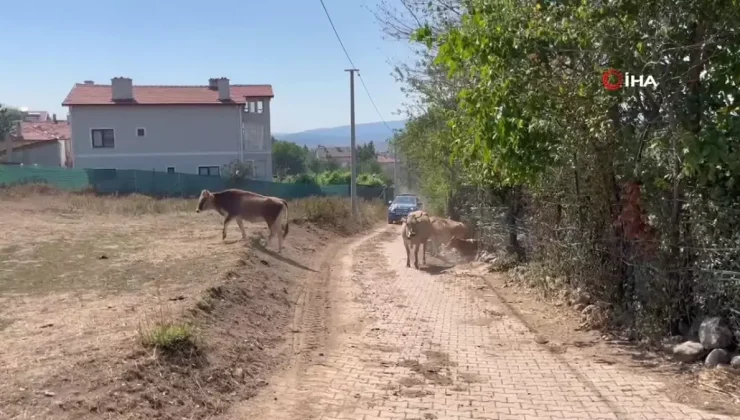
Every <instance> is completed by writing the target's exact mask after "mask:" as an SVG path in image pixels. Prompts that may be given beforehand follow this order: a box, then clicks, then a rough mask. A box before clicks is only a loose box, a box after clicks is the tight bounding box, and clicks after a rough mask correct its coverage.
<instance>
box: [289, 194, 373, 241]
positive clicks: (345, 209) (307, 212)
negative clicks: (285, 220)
mask: <svg viewBox="0 0 740 420" xmlns="http://www.w3.org/2000/svg"><path fill="white" fill-rule="evenodd" d="M358 204H359V214H358V217H357V219H355V218H353V217H352V204H351V203H350V200H349V198H345V197H309V198H302V199H298V200H294V201H292V202H291V203H290V211H291V214H292V215H295V217H294V219H297V220H306V221H309V222H312V223H316V224H317V225H321V226H326V227H335V228H337V229H338V230H339V231H340V232H342V233H348V234H352V233H357V232H360V231H362V230H365V229H367V228H370V227H372V226H373V225H375V224H376V223H378V222H379V221H381V220H383V219H384V218H385V216H386V206H385V205H384V203H383V202H382V201H381V200H373V201H363V200H362V199H359V203H358Z"/></svg>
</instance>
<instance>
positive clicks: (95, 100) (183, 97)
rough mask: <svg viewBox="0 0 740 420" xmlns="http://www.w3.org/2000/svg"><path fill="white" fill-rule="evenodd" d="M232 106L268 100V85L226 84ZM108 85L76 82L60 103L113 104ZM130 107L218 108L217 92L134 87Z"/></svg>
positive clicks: (204, 89)
mask: <svg viewBox="0 0 740 420" xmlns="http://www.w3.org/2000/svg"><path fill="white" fill-rule="evenodd" d="M229 90H230V93H231V100H232V101H233V103H234V104H245V103H247V100H246V98H272V97H274V96H275V95H274V94H273V93H272V86H270V85H230V86H229ZM111 96H112V91H111V85H93V84H84V83H77V84H76V85H74V87H73V88H72V90H71V91H70V92H69V95H67V98H66V99H65V100H64V102H62V105H63V106H69V105H116V103H115V102H113V100H112V99H111ZM133 103H134V104H139V105H219V104H223V102H221V101H219V100H218V91H217V90H211V89H209V88H208V86H137V85H134V101H133Z"/></svg>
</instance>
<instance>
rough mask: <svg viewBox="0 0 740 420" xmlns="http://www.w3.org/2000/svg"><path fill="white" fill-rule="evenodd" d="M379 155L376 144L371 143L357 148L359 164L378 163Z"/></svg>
mask: <svg viewBox="0 0 740 420" xmlns="http://www.w3.org/2000/svg"><path fill="white" fill-rule="evenodd" d="M377 158H378V155H377V153H376V152H375V144H373V142H372V141H371V142H369V143H366V144H363V145H362V146H360V147H358V148H357V164H358V165H360V164H362V163H365V162H371V161H377Z"/></svg>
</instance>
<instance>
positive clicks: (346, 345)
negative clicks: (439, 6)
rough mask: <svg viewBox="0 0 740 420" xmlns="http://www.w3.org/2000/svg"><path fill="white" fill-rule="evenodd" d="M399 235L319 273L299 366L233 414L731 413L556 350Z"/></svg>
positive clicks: (348, 254)
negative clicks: (414, 259)
mask: <svg viewBox="0 0 740 420" xmlns="http://www.w3.org/2000/svg"><path fill="white" fill-rule="evenodd" d="M397 229H398V228H397V227H388V228H384V229H382V230H379V231H376V232H374V233H373V234H371V235H369V236H366V237H364V238H362V239H360V240H357V241H355V242H354V243H352V244H351V245H350V246H348V247H345V248H343V249H340V250H339V251H338V253H337V259H336V260H335V261H333V262H324V264H323V266H322V267H315V268H317V269H319V268H320V269H319V271H318V273H317V274H316V275H315V278H314V279H313V281H312V282H310V283H309V285H308V286H307V288H306V290H305V292H304V293H303V295H302V298H301V300H300V304H299V308H300V309H299V311H298V314H297V316H296V321H295V326H294V328H295V329H294V333H295V339H294V342H293V346H294V350H295V351H294V353H295V355H294V356H295V357H294V360H293V361H292V363H291V366H290V368H289V369H288V370H286V371H285V372H284V373H283V374H281V375H280V376H278V377H275V378H272V379H271V380H270V384H269V385H268V387H266V388H265V390H264V391H263V392H261V394H260V395H259V396H258V397H257V398H255V399H253V400H249V401H246V402H244V403H243V404H242V405H239V406H236V407H235V408H234V409H233V410H232V411H231V412H230V413H229V415H228V418H230V419H249V418H254V419H256V418H263V419H275V420H279V419H286V420H288V419H289V420H305V419H326V420H329V419H364V420H375V419H419V420H421V419H427V420H431V419H438V420H442V419H468V418H474V419H501V420H503V419H517V420H519V419H521V420H535V419H553V420H554V419H580V418H583V419H619V420H621V419H729V418H731V417H726V416H720V415H716V414H711V413H706V412H700V411H697V410H695V409H692V408H689V407H687V406H684V405H681V404H677V403H673V402H670V400H669V399H668V398H667V397H666V396H665V395H664V394H663V393H662V392H661V388H662V384H661V383H660V382H657V381H652V380H650V379H649V378H647V377H645V376H642V375H638V374H635V373H631V372H628V371H625V370H620V368H618V367H616V366H610V365H605V364H599V363H597V362H595V361H592V360H590V359H584V358H580V357H579V356H578V355H577V353H576V354H567V355H566V354H555V353H552V352H549V351H548V350H547V349H546V347H545V346H543V345H540V344H538V343H537V339H536V337H535V335H534V334H533V333H532V332H530V331H529V330H528V329H527V328H526V327H525V325H524V324H523V323H522V322H521V321H520V320H519V319H517V318H516V317H515V316H513V315H512V314H510V313H508V312H507V310H506V307H505V306H504V305H502V304H501V302H500V300H498V298H497V296H496V294H495V293H494V292H493V291H492V289H491V288H490V287H487V285H486V282H485V279H484V278H482V277H480V276H476V275H473V274H470V273H467V274H466V273H464V272H461V271H460V269H457V270H455V269H443V268H441V267H435V266H431V267H429V268H427V269H426V270H425V271H417V270H414V269H413V268H406V266H405V253H404V250H403V245H402V243H401V241H400V239H399V237H398V232H397ZM429 262H431V261H429Z"/></svg>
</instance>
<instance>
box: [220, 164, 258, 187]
mask: <svg viewBox="0 0 740 420" xmlns="http://www.w3.org/2000/svg"><path fill="white" fill-rule="evenodd" d="M221 176H222V177H223V178H226V179H227V180H228V181H230V182H232V183H239V182H242V181H245V180H248V179H254V166H253V165H252V162H250V161H244V162H242V161H240V160H238V159H237V160H234V161H233V162H231V163H229V164H228V165H224V167H223V169H222V170H221Z"/></svg>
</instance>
